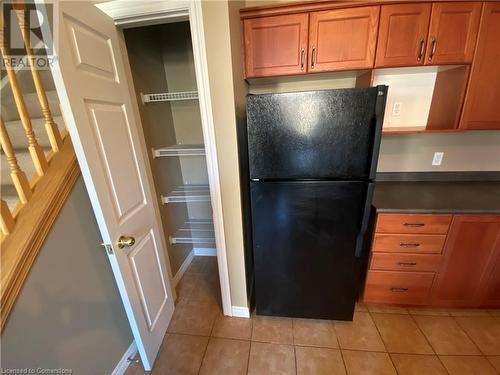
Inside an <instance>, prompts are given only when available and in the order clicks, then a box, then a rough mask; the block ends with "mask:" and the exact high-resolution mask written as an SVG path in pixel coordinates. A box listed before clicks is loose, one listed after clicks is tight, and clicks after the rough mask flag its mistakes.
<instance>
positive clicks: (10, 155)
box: [0, 116, 31, 204]
mask: <svg viewBox="0 0 500 375" xmlns="http://www.w3.org/2000/svg"><path fill="white" fill-rule="evenodd" d="M0 142H1V144H2V149H3V151H4V152H5V156H6V157H7V163H8V164H9V169H10V177H11V178H12V182H13V183H14V187H15V188H16V191H17V195H18V196H19V200H20V201H21V203H23V204H24V203H27V202H28V200H29V199H30V198H31V188H30V183H29V181H28V178H27V177H26V173H24V172H23V171H22V170H21V168H20V167H19V164H18V163H17V159H16V155H15V154H14V149H13V148H12V143H11V141H10V138H9V134H8V133H7V129H6V128H5V124H4V122H3V118H2V117H1V116H0Z"/></svg>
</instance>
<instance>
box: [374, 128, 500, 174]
mask: <svg viewBox="0 0 500 375" xmlns="http://www.w3.org/2000/svg"><path fill="white" fill-rule="evenodd" d="M434 152H444V156H443V161H442V164H441V165H440V166H433V165H432V159H433V156H434ZM378 171H379V172H420V171H432V172H434V171H435V172H442V171H500V132H499V131H469V132H463V133H431V134H404V135H384V136H383V137H382V145H381V148H380V157H379V163H378Z"/></svg>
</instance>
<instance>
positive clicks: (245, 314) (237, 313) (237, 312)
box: [232, 306, 250, 318]
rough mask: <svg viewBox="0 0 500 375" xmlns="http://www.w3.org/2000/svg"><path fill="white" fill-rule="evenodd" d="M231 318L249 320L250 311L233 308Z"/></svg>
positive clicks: (246, 308)
mask: <svg viewBox="0 0 500 375" xmlns="http://www.w3.org/2000/svg"><path fill="white" fill-rule="evenodd" d="M232 311H233V317H235V318H250V310H249V309H248V307H242V306H233V307H232Z"/></svg>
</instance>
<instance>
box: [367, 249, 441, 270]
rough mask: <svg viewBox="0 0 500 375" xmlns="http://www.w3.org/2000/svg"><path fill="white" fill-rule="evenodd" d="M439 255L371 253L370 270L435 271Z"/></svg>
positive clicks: (439, 260) (438, 262)
mask: <svg viewBox="0 0 500 375" xmlns="http://www.w3.org/2000/svg"><path fill="white" fill-rule="evenodd" d="M441 259H442V256H441V255H431V254H397V253H392V254H390V253H373V254H372V260H371V262H370V269H371V270H386V271H431V272H437V270H438V269H439V266H440V264H441Z"/></svg>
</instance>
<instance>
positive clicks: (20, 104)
mask: <svg viewBox="0 0 500 375" xmlns="http://www.w3.org/2000/svg"><path fill="white" fill-rule="evenodd" d="M0 53H1V54H2V55H3V56H4V57H5V56H8V54H7V50H6V48H5V45H4V44H3V41H0ZM5 70H6V71H7V76H8V78H9V84H10V87H11V89H12V94H13V96H14V100H15V102H16V106H17V110H18V112H19V117H20V118H21V122H22V124H23V128H24V132H25V133H26V138H27V139H28V150H29V152H30V155H31V158H32V159H33V164H34V165H35V170H36V173H37V175H39V176H43V175H44V174H45V171H46V170H47V168H48V163H47V158H46V157H45V154H44V153H43V150H42V148H41V147H40V145H39V144H38V141H37V139H36V136H35V133H34V132H33V126H32V125H31V120H30V115H29V113H28V109H27V108H26V103H25V102H24V98H23V94H22V93H21V88H20V87H19V83H18V82H17V77H16V72H15V71H14V69H13V68H12V66H10V65H9V64H5Z"/></svg>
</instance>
